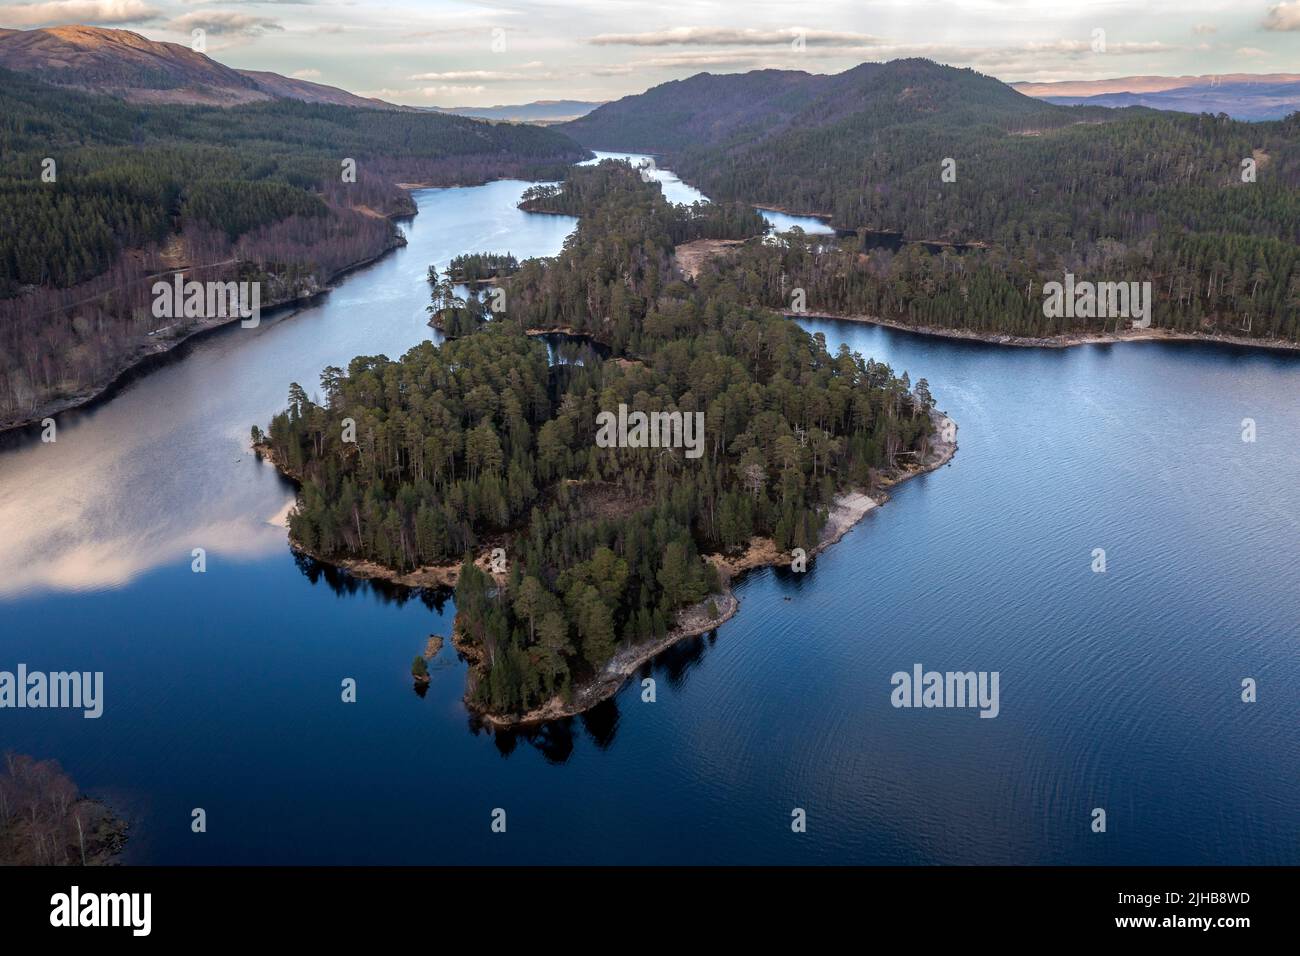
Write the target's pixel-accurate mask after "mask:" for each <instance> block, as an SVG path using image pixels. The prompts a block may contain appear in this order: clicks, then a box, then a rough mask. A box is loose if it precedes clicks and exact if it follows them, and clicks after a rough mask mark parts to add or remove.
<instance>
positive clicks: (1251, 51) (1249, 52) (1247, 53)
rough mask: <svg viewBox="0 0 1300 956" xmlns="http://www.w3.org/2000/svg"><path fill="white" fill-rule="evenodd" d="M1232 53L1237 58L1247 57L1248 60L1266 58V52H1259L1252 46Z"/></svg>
mask: <svg viewBox="0 0 1300 956" xmlns="http://www.w3.org/2000/svg"><path fill="white" fill-rule="evenodd" d="M1234 52H1236V54H1237V56H1244V57H1249V58H1250V59H1256V58H1257V57H1261V56H1268V51H1267V50H1261V49H1260V48H1259V47H1254V46H1242V47H1238V48H1237V49H1236V50H1235V51H1234Z"/></svg>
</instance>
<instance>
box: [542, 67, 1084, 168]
mask: <svg viewBox="0 0 1300 956" xmlns="http://www.w3.org/2000/svg"><path fill="white" fill-rule="evenodd" d="M934 120H942V121H943V122H946V123H950V124H953V125H963V126H964V125H970V124H977V123H987V122H993V123H996V124H997V125H999V126H1001V127H1003V128H1006V129H1015V128H1020V127H1028V126H1035V125H1037V124H1040V123H1051V122H1054V121H1058V120H1059V117H1058V116H1057V115H1056V113H1055V111H1054V108H1053V107H1052V106H1050V105H1048V104H1044V103H1042V102H1041V101H1039V100H1035V99H1032V98H1031V97H1028V96H1023V95H1021V94H1020V93H1017V92H1016V91H1015V90H1013V89H1011V88H1010V87H1008V86H1006V85H1005V84H1003V83H1001V82H999V81H998V80H995V79H993V78H992V77H988V76H984V75H982V74H979V73H975V72H974V71H972V70H959V69H955V68H953V67H948V66H941V65H939V64H937V63H933V62H931V61H929V60H919V59H912V60H893V61H891V62H889V63H863V64H861V65H860V66H856V67H854V68H853V69H851V70H847V71H846V72H844V73H838V74H835V75H831V76H826V75H821V74H811V73H804V72H802V71H798V70H755V71H753V72H750V73H737V74H726V75H715V74H712V73H699V74H696V75H695V76H692V77H690V78H689V79H685V80H675V81H673V82H670V83H664V84H662V85H660V86H656V87H654V88H652V89H650V90H647V91H646V92H645V93H641V94H639V95H636V96H626V97H624V98H623V99H621V100H618V101H616V102H613V103H607V104H605V105H604V106H602V107H600V108H599V109H596V110H594V111H593V112H591V113H589V114H588V115H587V116H584V117H582V118H581V119H577V120H574V121H573V122H571V123H566V124H564V130H565V132H567V133H568V134H569V135H570V136H572V137H573V138H574V139H576V140H578V142H580V143H582V144H583V145H585V146H591V147H595V148H608V149H629V150H641V151H647V152H671V151H674V150H678V149H685V148H688V147H691V146H693V145H715V146H726V147H732V148H735V147H753V146H754V145H755V144H757V143H760V142H768V143H775V142H777V141H778V140H781V139H783V138H785V137H792V138H795V139H797V138H798V137H799V136H802V135H806V134H807V133H808V132H809V131H811V130H829V129H833V128H835V127H837V126H840V125H841V124H848V126H849V127H853V126H858V125H862V124H867V125H871V126H875V127H877V128H879V127H883V126H885V125H894V124H897V123H911V122H922V123H925V122H930V121H934ZM844 132H845V133H850V132H851V129H848V128H846V129H845V130H844Z"/></svg>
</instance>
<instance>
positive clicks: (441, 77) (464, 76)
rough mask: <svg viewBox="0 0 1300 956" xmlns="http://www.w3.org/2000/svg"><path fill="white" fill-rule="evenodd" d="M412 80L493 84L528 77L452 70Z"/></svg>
mask: <svg viewBox="0 0 1300 956" xmlns="http://www.w3.org/2000/svg"><path fill="white" fill-rule="evenodd" d="M410 79H412V80H414V81H416V82H417V83H425V82H437V81H447V80H450V81H453V82H454V81H458V80H478V81H479V82H491V81H498V80H526V79H528V77H527V76H526V75H525V74H523V73H502V72H498V71H494V70H452V71H450V72H447V73H417V74H415V75H414V76H412V77H410Z"/></svg>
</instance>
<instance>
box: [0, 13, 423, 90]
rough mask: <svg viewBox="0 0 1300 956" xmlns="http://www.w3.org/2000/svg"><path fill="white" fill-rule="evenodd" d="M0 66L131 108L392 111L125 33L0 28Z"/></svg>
mask: <svg viewBox="0 0 1300 956" xmlns="http://www.w3.org/2000/svg"><path fill="white" fill-rule="evenodd" d="M0 67H3V68H4V69H7V70H12V71H13V72H15V73H24V74H26V75H28V76H31V77H35V78H36V79H39V80H42V81H43V82H45V83H49V84H50V85H52V86H59V87H64V88H67V89H75V90H81V91H83V92H88V93H102V94H104V95H108V96H115V97H117V98H119V99H124V100H127V101H128V102H132V103H146V104H163V103H172V104H185V105H205V106H237V105H239V104H243V103H261V102H267V101H269V100H277V99H290V100H299V101H301V102H304V103H332V104H334V105H336V106H352V107H364V108H367V109H375V108H387V109H398V108H399V107H395V106H391V105H390V104H387V103H384V102H382V101H380V100H372V99H366V98H364V97H360V96H354V95H352V94H351V93H348V92H346V91H344V90H340V89H336V88H335V87H332V86H324V85H322V84H320V83H309V82H306V81H305V80H295V79H290V78H289V77H285V76H280V75H279V74H278V73H267V72H259V71H255V70H234V69H231V68H230V67H228V66H224V65H222V64H221V63H218V62H217V61H216V60H213V59H211V58H210V57H208V56H206V55H205V54H202V53H196V52H195V51H193V50H191V49H190V48H189V47H186V46H181V45H180V44H177V43H160V42H155V41H153V40H148V39H146V38H145V37H142V36H140V35H139V34H138V33H132V32H130V31H129V30H107V29H101V28H99V27H87V26H67V27H48V28H46V29H41V30H5V31H0Z"/></svg>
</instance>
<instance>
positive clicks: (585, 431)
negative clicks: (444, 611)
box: [253, 162, 955, 726]
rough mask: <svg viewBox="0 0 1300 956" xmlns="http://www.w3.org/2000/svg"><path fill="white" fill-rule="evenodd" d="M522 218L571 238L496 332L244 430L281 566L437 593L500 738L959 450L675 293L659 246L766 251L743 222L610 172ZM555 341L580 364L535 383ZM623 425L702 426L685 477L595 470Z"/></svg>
mask: <svg viewBox="0 0 1300 956" xmlns="http://www.w3.org/2000/svg"><path fill="white" fill-rule="evenodd" d="M524 205H525V208H533V209H536V210H538V211H565V212H570V213H574V214H577V215H578V216H579V217H580V218H579V224H578V227H577V229H576V231H575V232H574V234H573V235H572V236H571V237H570V238H569V239H568V240H567V241H566V243H565V247H564V250H563V251H562V252H561V253H560V255H558V256H557V257H555V258H553V259H543V260H539V259H529V260H525V261H524V262H522V263H520V265H519V269H518V271H517V272H515V273H514V274H513V275H511V276H509V277H507V278H504V279H502V280H500V282H501V288H502V289H503V290H504V293H505V302H506V303H507V304H506V308H505V310H504V312H502V313H500V314H491V315H490V317H489V314H488V313H487V312H486V310H485V311H484V313H483V314H482V315H481V321H479V322H477V323H474V324H469V325H468V326H466V325H465V324H462V325H461V334H459V335H458V336H457V337H456V338H454V339H449V340H447V341H445V342H444V343H443V344H442V345H435V344H433V343H431V342H425V343H422V344H420V345H419V346H416V347H415V348H413V349H411V350H410V351H409V352H407V353H406V354H405V355H404V356H402V357H401V358H400V359H398V360H396V361H394V360H392V359H389V358H387V357H385V356H359V357H357V358H355V359H353V360H352V361H351V362H350V363H349V365H348V367H347V368H346V369H342V368H329V369H326V370H325V372H324V373H323V375H322V377H321V383H320V384H321V393H320V398H319V399H318V400H312V399H311V398H309V397H308V395H307V392H306V390H305V389H304V388H302V387H301V386H300V385H298V384H294V385H292V386H291V387H290V398H289V407H288V408H287V409H285V410H284V411H283V412H281V413H279V414H278V415H276V416H275V417H274V419H273V420H272V421H271V423H270V426H269V429H268V431H267V432H266V433H263V432H262V431H261V429H260V428H257V427H254V429H253V438H254V441H255V443H257V445H258V447H259V448H261V449H262V450H264V451H265V453H266V454H268V455H269V456H270V457H271V458H272V460H273V461H274V462H275V463H276V464H277V465H278V466H279V467H280V468H281V470H283V471H284V472H285V473H286V474H288V475H290V476H292V477H294V478H295V479H296V480H297V481H298V483H299V485H300V494H299V500H298V505H297V507H296V508H295V510H294V511H293V512H292V513H291V514H290V517H289V531H290V536H291V540H292V542H293V543H294V546H295V547H296V548H298V549H300V550H301V551H303V552H306V553H308V554H310V555H312V556H315V557H317V558H319V559H321V560H323V561H327V562H330V563H334V564H338V565H341V566H344V567H350V568H353V569H356V570H358V571H360V572H361V573H368V574H382V575H384V576H387V577H390V578H392V579H394V580H397V581H400V582H403V583H410V584H421V583H429V584H433V583H450V582H451V581H453V580H454V581H455V582H456V607H457V616H456V622H455V627H454V633H453V635H452V639H453V641H454V642H455V645H456V647H457V649H458V650H459V651H460V653H461V654H462V655H463V656H464V657H465V658H466V659H467V660H468V661H469V662H470V671H469V678H468V686H467V688H466V694H465V699H466V704H467V706H468V707H469V708H470V709H471V711H473V712H474V713H476V714H477V715H479V716H480V717H481V718H482V719H483V720H484V721H485V722H487V723H489V724H492V725H495V726H508V725H513V724H518V723H533V722H537V721H541V720H546V719H553V718H557V717H563V716H566V715H569V714H573V713H577V712H579V711H581V710H583V709H586V708H587V707H590V706H591V705H593V704H594V703H596V702H597V701H599V700H601V699H604V698H605V697H607V696H609V695H610V694H612V693H613V692H614V691H615V690H617V688H618V686H620V685H621V683H622V682H623V680H624V679H625V678H626V677H627V676H628V675H630V674H631V673H633V672H634V671H635V669H636V667H637V666H639V664H640V663H642V662H643V661H644V660H646V659H648V658H649V656H651V655H652V654H653V653H654V652H655V651H656V650H658V649H661V648H663V647H665V646H667V645H668V644H670V643H672V641H674V640H676V639H679V638H681V637H684V636H686V635H688V634H696V633H702V632H704V631H706V630H710V629H712V628H713V627H716V626H717V625H718V624H719V623H721V622H722V621H723V620H725V619H726V618H727V617H729V616H730V615H731V614H732V613H734V612H735V609H736V601H735V598H734V597H733V596H732V595H731V593H730V590H729V588H728V587H727V583H728V578H729V577H730V575H731V574H732V573H734V572H735V571H738V570H743V569H745V568H748V567H754V566H758V565H760V564H770V563H776V564H789V563H790V562H791V559H792V556H795V555H797V552H796V551H795V550H794V549H803V552H804V554H805V555H811V554H813V553H815V552H816V551H817V550H819V549H820V548H821V547H823V546H824V545H825V544H827V543H829V542H830V541H832V540H835V539H836V538H837V537H838V536H839V535H841V534H843V532H844V531H845V530H847V528H848V527H849V526H851V524H852V522H853V520H856V518H857V517H860V516H861V514H863V513H865V511H866V510H867V509H868V508H870V507H871V505H872V504H874V503H875V502H876V501H877V500H880V499H882V498H883V495H884V490H885V489H886V488H887V487H888V486H889V485H890V484H892V483H893V482H896V481H898V480H900V479H901V478H903V477H906V476H907V475H910V474H914V473H918V472H920V471H923V470H928V469H931V468H934V467H937V466H938V465H939V464H941V463H942V462H944V461H946V460H947V459H948V457H950V456H951V454H952V452H953V449H954V448H955V442H954V441H953V426H952V424H951V423H950V422H948V421H947V420H946V419H945V418H943V417H942V416H941V415H940V414H939V413H938V412H937V411H936V409H935V400H934V398H933V396H932V395H931V394H930V391H929V388H928V385H927V383H926V382H925V381H924V380H923V379H922V380H919V381H917V382H916V383H915V384H913V383H911V382H910V381H909V378H908V376H907V375H906V373H903V374H896V373H895V372H894V370H893V369H891V368H890V367H889V366H888V365H885V364H882V363H878V362H875V361H872V360H869V359H864V358H863V357H862V356H860V355H856V354H853V353H851V352H850V351H849V350H848V349H847V347H841V348H840V349H839V350H838V351H837V352H835V353H832V352H830V351H828V350H827V348H826V343H825V341H824V339H823V338H822V337H821V336H814V335H810V334H808V333H807V332H805V331H804V330H802V329H801V328H799V326H798V325H796V324H795V323H793V322H790V321H789V320H787V319H785V318H783V317H782V316H781V315H780V313H779V312H776V311H774V310H771V309H767V308H763V307H761V306H760V305H759V304H757V303H756V302H755V300H754V295H753V293H752V291H751V290H750V289H748V288H746V287H745V286H744V285H743V284H741V283H738V282H736V281H733V280H731V279H727V278H724V277H717V276H715V277H713V278H712V279H711V281H710V282H708V283H707V285H700V284H697V283H694V282H691V281H688V280H686V279H684V278H683V276H682V274H681V272H680V270H679V269H678V268H677V264H676V261H675V256H674V247H675V246H676V245H677V244H679V243H683V242H688V241H691V240H694V239H700V238H706V237H707V238H716V239H731V240H739V239H745V238H749V237H752V236H754V235H756V234H758V233H761V231H762V230H763V224H762V221H761V219H760V217H758V216H757V215H756V214H755V213H754V212H753V210H752V209H749V208H748V207H745V206H741V205H738V204H708V203H697V204H695V205H694V206H690V207H688V206H673V205H671V204H669V203H667V202H665V201H664V199H663V197H662V194H661V192H660V189H659V186H658V184H656V183H647V182H645V181H643V179H642V178H641V177H640V175H638V173H637V172H636V171H634V170H633V169H632V168H631V167H630V166H628V165H627V164H624V163H615V162H604V163H601V164H599V165H597V166H589V167H574V168H573V169H571V170H570V171H569V173H568V175H567V177H566V179H565V181H564V183H563V185H562V186H561V187H549V188H548V187H542V188H538V189H534V190H532V191H531V192H530V193H528V194H527V195H526V198H525V202H524ZM549 330H564V331H565V332H566V333H568V334H570V335H573V334H576V335H579V336H582V337H585V338H586V339H587V340H588V341H590V342H591V344H592V347H590V348H586V349H583V350H581V355H580V360H578V361H568V362H556V363H554V364H552V363H549V362H548V351H547V347H546V345H545V344H544V342H543V341H540V340H539V338H538V337H537V335H536V333H538V332H546V331H549ZM530 331H531V332H533V333H535V334H533V335H530V334H529V332H530ZM620 405H621V406H624V407H625V408H628V409H632V410H635V411H641V412H646V413H651V412H660V413H666V414H668V415H672V414H676V413H680V415H682V416H689V415H702V416H703V418H702V421H703V436H702V443H701V447H700V454H699V455H698V457H693V456H692V455H690V454H688V451H689V449H684V448H681V447H662V446H661V447H629V446H627V445H624V446H619V447H602V446H601V445H600V444H599V443H598V441H597V440H596V436H597V420H598V416H599V415H601V413H603V412H610V413H612V412H613V411H614V410H616V409H619V407H620ZM349 423H350V424H351V426H352V427H351V429H349ZM349 438H351V439H354V440H348V439H349ZM873 496H874V497H873ZM496 548H500V549H501V550H500V551H497V552H496V556H497V558H498V559H499V560H498V561H496V562H494V561H493V560H492V552H493V550H494V549H496Z"/></svg>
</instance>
